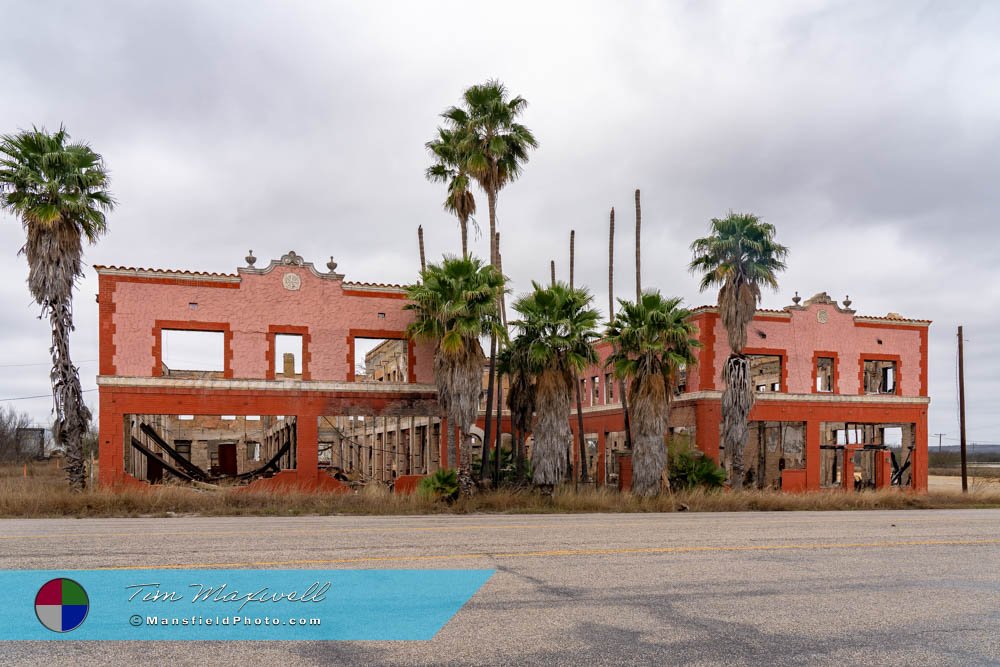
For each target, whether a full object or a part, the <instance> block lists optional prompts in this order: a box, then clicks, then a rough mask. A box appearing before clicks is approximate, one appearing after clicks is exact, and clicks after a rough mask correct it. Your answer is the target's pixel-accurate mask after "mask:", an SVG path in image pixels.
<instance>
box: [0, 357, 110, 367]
mask: <svg viewBox="0 0 1000 667" xmlns="http://www.w3.org/2000/svg"><path fill="white" fill-rule="evenodd" d="M95 361H97V359H84V360H83V361H77V362H74V363H76V364H92V363H94V362H95ZM51 365H52V362H51V361H41V362H38V363H36V364H0V368H27V367H28V366H51Z"/></svg>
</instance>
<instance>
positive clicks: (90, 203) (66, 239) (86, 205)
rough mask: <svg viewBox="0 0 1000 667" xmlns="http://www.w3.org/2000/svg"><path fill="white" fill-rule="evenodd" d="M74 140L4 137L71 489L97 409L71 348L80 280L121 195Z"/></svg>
mask: <svg viewBox="0 0 1000 667" xmlns="http://www.w3.org/2000/svg"><path fill="white" fill-rule="evenodd" d="M69 139H70V137H69V134H67V132H66V130H65V128H63V127H60V128H59V130H58V131H57V132H54V133H52V134H49V133H48V132H46V131H45V129H44V128H42V129H38V128H32V129H31V130H30V131H22V132H20V133H18V134H9V135H4V136H3V137H0V208H2V209H5V210H7V211H10V212H11V213H12V214H14V215H15V216H17V217H19V218H20V219H21V223H22V224H23V225H24V229H25V231H26V232H27V242H26V243H25V244H24V247H23V248H22V249H21V252H23V253H24V255H25V256H26V257H27V259H28V290H29V291H30V292H31V296H32V297H34V299H35V302H36V303H38V305H40V306H41V307H42V313H43V314H47V315H48V316H49V322H50V323H51V325H52V347H51V353H52V371H51V374H50V375H51V379H52V396H53V399H54V401H53V403H54V409H55V415H56V417H55V425H54V428H53V431H54V432H53V435H54V437H55V440H56V442H57V443H58V444H59V445H61V446H62V447H63V449H64V451H65V453H66V474H67V477H68V479H69V483H70V486H71V487H72V488H73V489H77V490H80V489H83V488H84V486H85V485H86V470H85V467H84V461H83V438H84V436H85V435H86V434H87V429H88V427H89V424H90V420H91V414H90V410H89V409H88V408H87V406H86V405H85V404H84V402H83V394H82V391H81V388H80V376H79V373H78V371H77V368H76V367H75V366H74V365H73V361H72V359H71V358H70V352H69V334H70V332H71V331H72V330H73V285H74V283H75V282H76V279H77V278H79V277H81V276H83V269H82V266H81V258H82V256H83V239H84V238H86V239H87V241H88V242H89V243H95V242H96V241H97V239H98V238H100V236H101V235H102V234H104V232H105V230H106V229H107V224H106V219H105V214H106V213H110V212H111V210H112V209H113V208H114V205H115V200H114V198H113V197H112V196H111V193H110V192H109V191H108V189H107V188H108V185H109V183H110V178H109V177H108V171H107V169H106V168H105V166H104V161H103V159H102V158H101V156H100V155H98V154H97V153H95V152H94V151H93V150H91V149H90V147H89V146H87V145H86V144H82V143H70V142H69Z"/></svg>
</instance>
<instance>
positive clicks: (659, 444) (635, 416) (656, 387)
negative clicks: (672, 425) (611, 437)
mask: <svg viewBox="0 0 1000 667" xmlns="http://www.w3.org/2000/svg"><path fill="white" fill-rule="evenodd" d="M633 386H634V391H633V392H632V428H633V430H634V434H633V436H634V437H633V440H632V492H633V493H635V494H638V495H641V496H652V495H656V494H657V493H659V491H660V485H661V480H662V478H663V476H664V473H665V471H666V469H667V449H666V446H665V445H664V442H663V434H664V431H665V430H666V426H667V405H668V404H667V387H666V383H665V382H664V379H663V376H662V375H660V374H659V373H656V374H648V375H645V376H643V377H639V378H636V382H635V384H634V385H633Z"/></svg>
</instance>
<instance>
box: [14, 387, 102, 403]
mask: <svg viewBox="0 0 1000 667" xmlns="http://www.w3.org/2000/svg"><path fill="white" fill-rule="evenodd" d="M90 391H97V387H94V388H93V389H84V390H83V392H82V393H84V394H86V393H87V392H90ZM31 398H52V394H39V395H38V396H16V397H14V398H0V403H6V402H7V401H27V400H28V399H31Z"/></svg>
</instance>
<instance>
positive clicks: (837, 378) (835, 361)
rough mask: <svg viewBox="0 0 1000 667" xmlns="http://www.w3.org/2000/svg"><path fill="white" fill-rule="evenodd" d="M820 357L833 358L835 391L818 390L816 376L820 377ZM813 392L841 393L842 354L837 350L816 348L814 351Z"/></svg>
mask: <svg viewBox="0 0 1000 667" xmlns="http://www.w3.org/2000/svg"><path fill="white" fill-rule="evenodd" d="M820 357H826V358H828V359H833V391H832V392H829V391H818V390H817V389H816V378H817V377H819V368H818V364H819V359H820ZM812 393H814V394H830V393H833V394H839V393H840V355H838V354H837V353H836V352H832V351H830V350H816V351H815V352H813V369H812Z"/></svg>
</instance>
